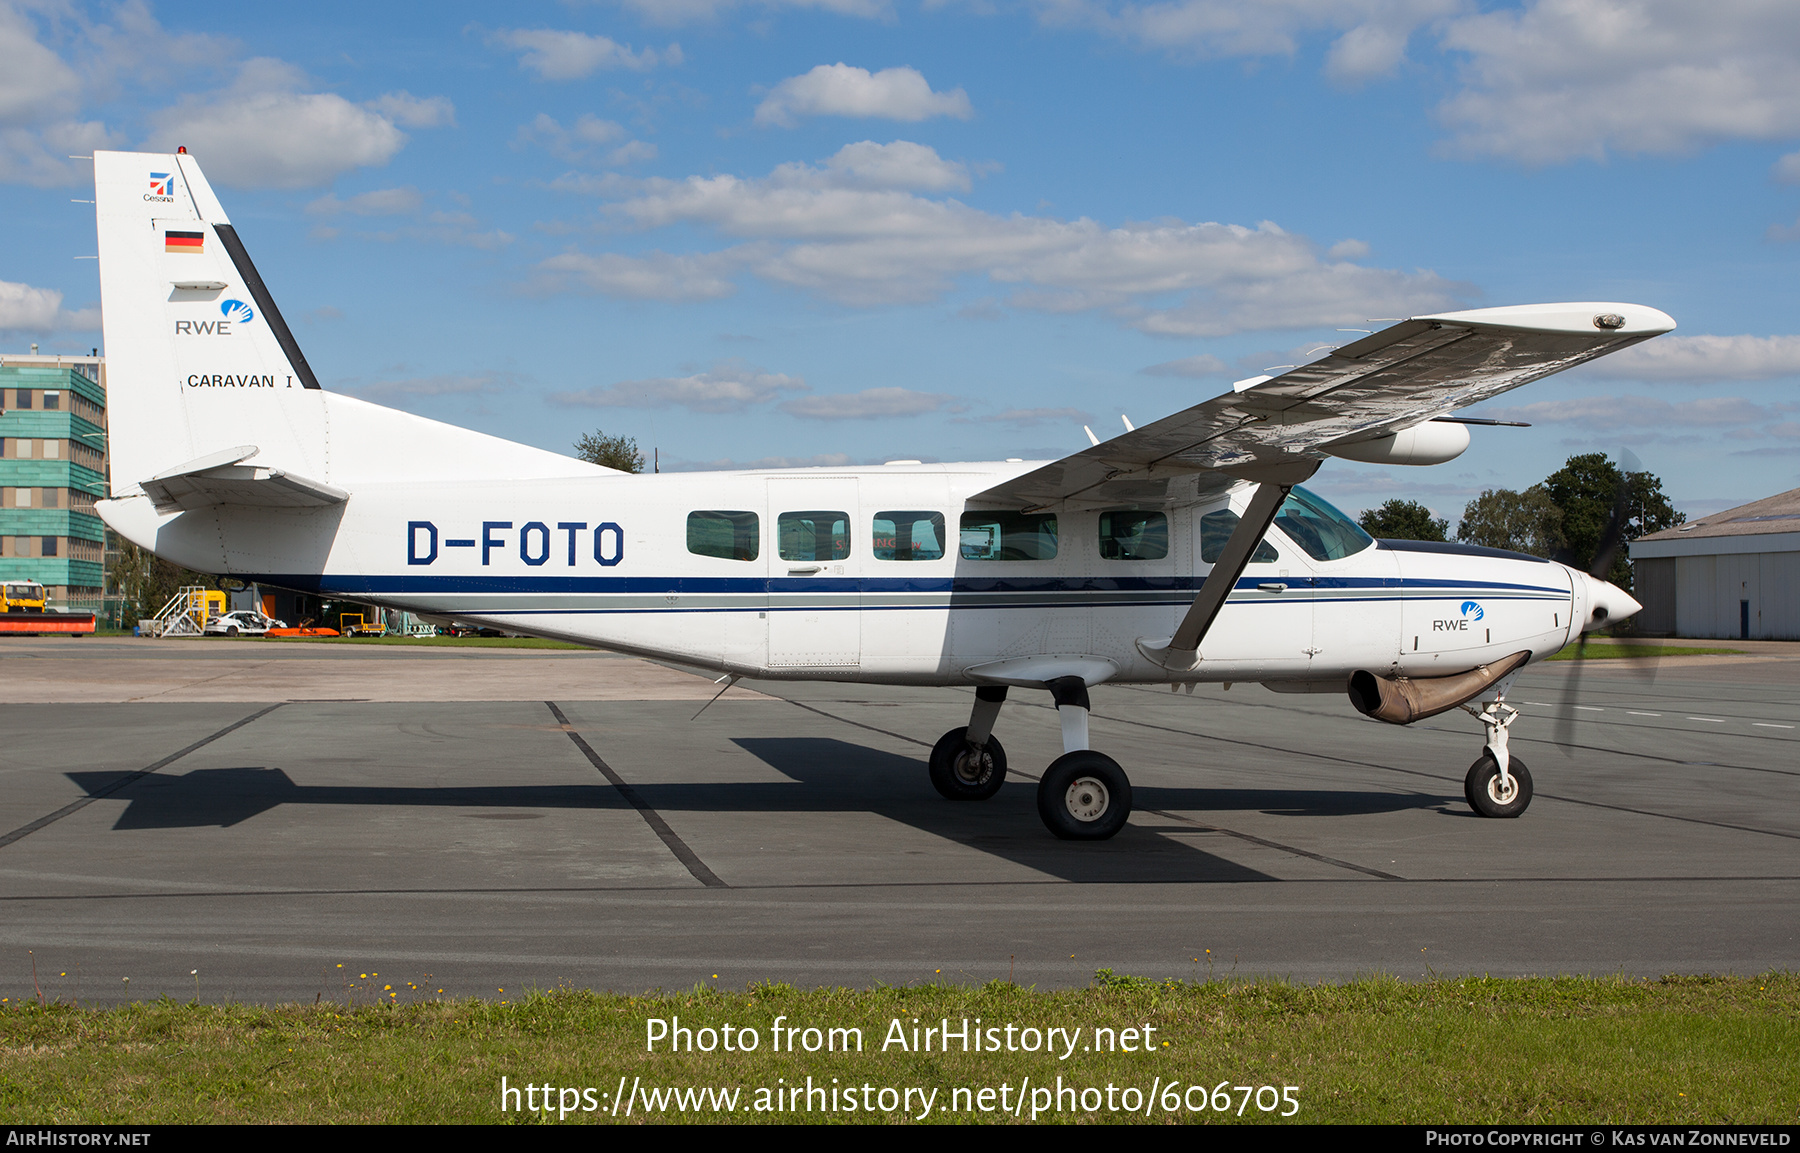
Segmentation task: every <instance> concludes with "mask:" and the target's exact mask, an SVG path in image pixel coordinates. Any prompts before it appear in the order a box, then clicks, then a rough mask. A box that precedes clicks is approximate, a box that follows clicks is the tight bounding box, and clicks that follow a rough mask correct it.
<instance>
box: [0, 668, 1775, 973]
mask: <svg viewBox="0 0 1800 1153" xmlns="http://www.w3.org/2000/svg"><path fill="white" fill-rule="evenodd" d="M1738 647H1743V648H1746V649H1749V650H1750V652H1749V654H1748V655H1746V656H1741V657H1694V658H1682V659H1672V660H1665V661H1664V662H1662V664H1661V666H1660V667H1659V668H1658V669H1657V670H1656V676H1655V679H1654V682H1646V681H1645V680H1644V679H1642V678H1641V676H1639V675H1637V674H1636V673H1635V672H1634V671H1633V670H1628V669H1625V668H1622V667H1621V666H1620V665H1619V663H1618V662H1594V663H1592V664H1591V665H1590V666H1589V667H1588V668H1586V669H1585V671H1584V672H1583V673H1582V679H1581V683H1580V689H1579V696H1578V698H1577V699H1576V700H1575V701H1574V702H1572V703H1573V704H1578V705H1579V706H1581V707H1580V708H1579V709H1577V710H1575V711H1574V714H1573V715H1574V717H1575V718H1576V719H1575V721H1574V740H1573V742H1572V747H1570V748H1568V749H1564V748H1561V747H1559V746H1557V745H1556V743H1555V740H1554V738H1555V730H1556V723H1555V718H1556V716H1557V714H1558V713H1559V712H1564V711H1567V708H1566V705H1567V704H1569V703H1571V702H1566V698H1565V696H1564V693H1565V688H1566V678H1568V677H1569V676H1570V674H1571V671H1572V670H1573V669H1574V667H1575V666H1574V665H1573V664H1572V663H1567V662H1557V663H1552V664H1547V665H1543V666H1534V667H1532V668H1530V669H1528V670H1527V671H1526V672H1525V673H1524V674H1523V675H1522V676H1521V678H1520V681H1519V683H1518V685H1517V687H1516V688H1515V692H1514V694H1513V697H1512V699H1513V701H1514V702H1515V703H1517V704H1518V705H1519V707H1520V708H1521V709H1522V710H1523V711H1524V713H1525V714H1526V715H1525V716H1524V717H1523V718H1522V719H1521V720H1520V721H1519V723H1518V724H1517V725H1516V726H1515V727H1514V729H1513V751H1514V753H1515V755H1516V756H1518V757H1519V758H1521V759H1523V760H1524V761H1526V762H1527V763H1528V764H1529V766H1530V770H1531V772H1532V775H1533V777H1534V778H1535V782H1536V788H1537V793H1536V798H1535V800H1534V801H1533V803H1532V806H1531V809H1530V811H1529V812H1527V813H1526V814H1525V815H1524V816H1523V817H1522V818H1520V819H1518V820H1513V821H1489V820H1482V819H1479V818H1477V817H1475V816H1473V815H1472V814H1471V813H1470V811H1469V809H1468V806H1467V804H1466V802H1465V801H1464V800H1463V798H1462V779H1463V774H1464V772H1465V771H1466V770H1467V768H1468V766H1469V764H1470V763H1471V762H1472V761H1474V760H1475V759H1476V757H1477V756H1478V755H1479V753H1480V747H1481V736H1480V728H1479V726H1478V725H1477V724H1476V723H1475V722H1474V721H1473V720H1472V719H1470V718H1468V717H1466V716H1464V715H1463V714H1461V713H1449V714H1444V715H1441V716H1439V717H1435V718H1432V719H1430V720H1428V721H1425V722H1422V723H1420V724H1417V725H1414V726H1412V727H1410V728H1408V729H1398V728H1394V727H1392V726H1388V725H1382V724H1379V723H1376V722H1373V721H1369V720H1366V719H1364V718H1362V717H1360V716H1358V715H1356V714H1355V713H1354V712H1353V711H1352V709H1351V708H1350V706H1349V704H1348V702H1347V701H1346V700H1345V699H1344V698H1343V697H1342V696H1339V695H1331V696H1289V695H1278V694H1275V693H1271V692H1268V691H1267V690H1265V689H1263V688H1262V687H1260V686H1257V685H1239V686H1236V687H1234V688H1232V689H1231V690H1230V691H1225V690H1223V689H1221V688H1219V687H1217V686H1211V687H1205V688H1202V689H1200V690H1198V691H1197V692H1196V693H1195V694H1194V695H1193V696H1191V697H1190V696H1185V695H1172V694H1170V693H1168V692H1166V691H1161V690H1150V689H1141V688H1129V687H1116V686H1114V687H1107V686H1102V687H1100V688H1098V689H1095V690H1094V692H1093V701H1094V715H1093V720H1092V734H1093V743H1094V747H1096V748H1098V749H1100V750H1101V751H1104V752H1106V753H1108V754H1109V755H1111V756H1112V757H1114V758H1115V759H1116V760H1118V761H1119V762H1120V763H1121V764H1122V765H1124V767H1125V768H1126V770H1127V771H1128V772H1129V773H1130V774H1131V778H1132V781H1133V785H1134V790H1135V792H1136V806H1137V807H1136V811H1135V813H1134V814H1133V817H1132V820H1131V823H1130V825H1129V826H1128V827H1127V829H1126V830H1125V832H1123V833H1122V834H1120V835H1119V836H1118V837H1117V838H1116V839H1114V840H1112V841H1109V842H1105V843H1101V844H1070V843H1064V842H1060V841H1057V840H1056V839H1054V838H1053V837H1052V836H1051V835H1050V834H1049V833H1048V832H1047V831H1046V830H1045V829H1044V828H1043V826H1042V825H1041V824H1040V822H1039V820H1038V816H1037V811H1036V805H1035V792H1034V785H1033V783H1032V780H1031V779H1028V776H1029V777H1030V778H1035V777H1036V775H1037V774H1038V773H1039V772H1041V771H1042V769H1043V767H1044V766H1045V765H1047V764H1048V763H1049V762H1050V761H1051V760H1052V759H1054V757H1055V756H1056V755H1057V754H1058V753H1059V752H1060V751H1061V746H1060V737H1059V731H1060V730H1059V728H1058V723H1057V719H1056V715H1055V713H1054V712H1053V711H1052V710H1051V708H1050V707H1049V700H1048V696H1047V694H1035V693H1029V692H1021V691H1018V690H1015V691H1014V694H1013V700H1012V701H1011V702H1009V703H1008V705H1007V706H1006V710H1005V712H1004V713H1003V714H1002V717H1001V720H1000V723H999V726H998V727H997V729H996V734H997V735H998V736H999V738H1000V739H1001V740H1002V741H1003V742H1004V743H1005V745H1006V749H1007V753H1008V757H1009V760H1010V762H1011V766H1012V770H1013V776H1012V778H1011V779H1009V781H1008V783H1007V785H1006V786H1005V787H1004V788H1003V789H1002V790H1001V792H1000V794H999V795H998V796H997V797H995V798H994V799H993V800H991V801H988V802H985V803H975V804H955V803H951V802H948V801H945V800H942V799H940V798H939V797H938V796H937V794H936V793H935V792H933V791H932V789H931V786H930V784H929V783H928V781H927V780H926V774H925V758H926V754H927V752H928V751H929V747H930V745H931V744H932V743H933V742H934V741H935V740H936V739H937V737H938V736H939V734H941V733H942V732H943V731H945V730H946V729H949V728H952V727H954V726H956V725H960V724H964V723H966V721H967V714H968V708H969V704H970V703H971V701H972V698H973V693H972V691H971V690H922V689H893V688H871V687H863V686H853V685H851V686H847V685H830V684H791V683H789V684H776V683H762V684H755V685H752V684H750V683H749V682H745V683H744V685H743V686H741V687H739V688H737V689H734V690H732V692H731V694H730V695H728V696H727V697H725V698H724V699H721V700H720V701H719V702H718V703H716V704H714V705H712V706H711V707H709V708H708V709H707V710H706V711H705V712H704V713H703V714H702V715H701V716H700V717H699V718H698V719H693V718H694V713H695V711H696V709H698V708H699V707H700V705H701V704H702V703H704V702H705V701H706V699H707V698H708V697H710V696H711V695H712V694H713V693H714V692H715V691H716V690H715V689H714V688H713V687H712V685H711V684H709V683H708V681H707V680H705V679H703V678H700V677H696V676H691V675H689V674H687V673H685V672H681V671H679V670H674V669H669V668H665V667H663V666H659V665H654V664H651V663H649V662H644V661H638V660H633V659H629V658H623V657H616V656H611V655H608V654H597V653H580V652H557V651H545V650H530V649H499V650H469V649H443V648H439V649H411V648H399V647H376V646H369V647H348V646H341V645H340V646H332V645H318V644H293V643H280V642H263V641H255V640H235V641H225V640H193V641H149V640H134V639H118V640H109V639H104V638H82V639H68V638H44V639H39V640H30V639H25V638H7V639H5V640H4V641H3V642H0V662H3V663H4V667H5V668H6V670H7V672H8V676H7V677H6V684H7V691H6V693H5V696H4V699H5V703H4V704H0V715H3V717H4V722H5V733H6V736H7V739H6V740H5V741H4V742H3V744H0V997H7V998H11V999H13V1000H15V1001H16V1000H18V999H21V998H30V997H35V996H36V995H37V993H38V992H39V991H41V992H42V994H43V995H44V996H45V997H46V998H61V999H63V1000H65V1001H68V1000H78V1001H80V1002H82V1003H109V1002H116V1001H121V1000H127V999H129V1000H140V999H146V998H154V997H157V996H159V995H162V994H168V995H170V996H173V997H177V998H189V997H193V996H195V995H196V993H197V994H198V996H199V997H201V998H202V999H205V1000H225V999H232V1000H240V1001H252V1002H285V1001H307V1002H310V1001H313V1000H314V999H315V998H317V997H324V998H329V999H338V1000H342V999H344V998H346V997H349V998H352V999H355V1000H358V1001H367V1000H374V999H378V998H387V997H388V995H389V994H390V993H394V994H397V995H398V996H399V997H401V998H404V999H412V998H414V997H416V996H418V995H420V994H421V993H426V994H429V995H433V996H435V995H436V994H437V991H438V990H440V989H441V990H443V992H444V994H445V995H447V996H448V995H457V996H482V997H489V998H495V999H511V998H512V997H513V996H514V995H516V994H518V993H520V992H523V991H525V990H528V989H531V988H554V987H559V986H570V987H592V988H606V989H614V990H624V991H641V990H645V989H652V988H664V989H678V988H690V987H692V986H694V985H696V984H707V985H719V986H724V987H741V986H743V985H745V984H747V983H750V982H755V981H770V980H773V981H787V982H791V983H794V984H798V985H803V986H813V985H850V986H869V985H873V984H876V983H879V982H885V983H890V984H907V983H917V982H926V981H955V982H982V981H987V980H989V979H992V978H996V977H1000V978H1004V977H1008V976H1011V977H1012V978H1013V979H1014V980H1017V981H1019V982H1020V983H1022V984H1035V985H1038V986H1040V987H1059V986H1078V985H1083V984H1086V983H1087V982H1089V981H1090V980H1091V978H1092V976H1093V973H1094V971H1095V970H1096V969H1097V968H1102V967H1104V968H1111V969H1114V970H1116V971H1120V972H1127V973H1133V974H1139V975H1144V976H1151V977H1179V978H1192V977H1204V976H1206V975H1207V974H1208V973H1209V972H1210V973H1214V974H1238V975H1244V976H1264V975H1274V976H1284V977H1290V978H1294V979H1297V980H1322V979H1342V978H1348V977H1352V976H1355V975H1358V974H1366V973H1373V972H1384V973H1391V974H1394V975H1397V976H1400V977H1403V978H1410V977H1417V976H1423V975H1426V974H1428V973H1438V974H1457V973H1494V974H1558V973H1615V972H1616V973H1626V974H1633V975H1642V976H1660V975H1662V974H1665V973H1740V974H1741V973H1754V972H1760V971H1766V970H1770V969H1792V968H1794V967H1795V966H1796V961H1797V960H1800V755H1797V754H1800V727H1797V726H1800V645H1790V644H1757V643H1750V644H1747V645H1739V646H1738ZM1040 697H1042V698H1043V699H1041V700H1040V699H1038V698H1040ZM1027 775H1028V776H1027ZM1208 950H1210V952H1208ZM34 964H35V966H36V982H37V984H36V987H35V988H34V985H33V975H32V966H33V965H34ZM365 974H366V975H368V976H364V975H365ZM387 986H392V988H391V989H389V988H386V987H387Z"/></svg>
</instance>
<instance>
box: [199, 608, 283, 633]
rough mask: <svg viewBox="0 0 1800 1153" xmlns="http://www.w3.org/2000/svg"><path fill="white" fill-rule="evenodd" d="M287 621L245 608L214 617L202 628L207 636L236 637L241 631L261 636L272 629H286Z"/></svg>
mask: <svg viewBox="0 0 1800 1153" xmlns="http://www.w3.org/2000/svg"><path fill="white" fill-rule="evenodd" d="M285 628H287V622H286V621H278V620H276V619H275V618H273V617H266V616H263V615H262V614H261V613H259V612H255V611H252V610H244V611H242V612H235V613H224V614H222V615H220V616H218V617H216V618H214V619H213V620H212V621H211V622H210V623H209V624H207V626H206V628H205V629H203V630H201V631H203V632H204V633H206V635H207V636H214V637H235V636H237V635H238V634H239V633H244V634H247V635H249V636H261V635H262V634H264V633H266V632H268V631H269V630H270V629H285Z"/></svg>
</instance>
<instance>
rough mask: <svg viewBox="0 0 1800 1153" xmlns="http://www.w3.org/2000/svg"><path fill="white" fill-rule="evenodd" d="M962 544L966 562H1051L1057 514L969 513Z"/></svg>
mask: <svg viewBox="0 0 1800 1153" xmlns="http://www.w3.org/2000/svg"><path fill="white" fill-rule="evenodd" d="M959 543H960V549H959V552H960V554H961V556H962V558H963V559H964V560H1051V559H1053V558H1054V557H1055V556H1056V514H1055V513H1023V512H965V513H963V514H962V526H961V535H960V537H959Z"/></svg>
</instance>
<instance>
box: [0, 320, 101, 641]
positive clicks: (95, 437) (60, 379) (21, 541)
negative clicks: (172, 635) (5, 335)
mask: <svg viewBox="0 0 1800 1153" xmlns="http://www.w3.org/2000/svg"><path fill="white" fill-rule="evenodd" d="M104 380H105V367H104V364H103V362H102V360H101V358H99V357H94V356H90V357H69V356H61V357H58V356H0V580H9V581H15V580H33V581H37V582H38V583H39V584H41V585H43V586H44V587H45V589H46V590H47V591H48V593H49V597H50V603H51V604H52V605H54V606H57V607H62V608H74V609H87V610H97V609H99V608H100V605H101V599H102V596H103V594H104V591H105V584H106V581H105V556H104V550H105V547H106V526H105V525H104V524H103V523H102V522H101V520H100V518H99V517H98V516H97V515H95V513H94V502H95V501H96V500H100V499H102V498H104V497H105V496H106V493H107V488H106V485H107V475H106V387H105V384H104Z"/></svg>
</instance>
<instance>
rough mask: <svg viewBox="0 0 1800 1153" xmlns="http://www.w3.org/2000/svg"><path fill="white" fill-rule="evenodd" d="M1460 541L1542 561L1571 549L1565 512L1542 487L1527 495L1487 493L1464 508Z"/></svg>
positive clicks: (1536, 486) (1495, 490)
mask: <svg viewBox="0 0 1800 1153" xmlns="http://www.w3.org/2000/svg"><path fill="white" fill-rule="evenodd" d="M1456 539H1457V540H1459V541H1462V542H1463V543H1464V544H1479V545H1486V546H1487V547H1488V548H1504V549H1511V550H1512V551H1513V552H1523V553H1530V554H1531V555H1532V556H1541V557H1551V556H1555V555H1556V554H1557V553H1559V552H1562V551H1563V550H1564V549H1566V548H1567V547H1568V543H1567V542H1566V541H1564V540H1563V534H1562V509H1560V508H1558V507H1556V502H1555V501H1554V500H1551V499H1550V494H1549V493H1548V492H1546V491H1544V486H1543V485H1541V484H1534V485H1532V486H1531V487H1530V488H1528V489H1526V490H1525V491H1524V492H1514V491H1512V490H1511V489H1507V488H1490V489H1486V490H1484V491H1483V492H1482V494H1481V495H1480V496H1478V497H1476V498H1475V499H1474V500H1472V501H1470V502H1469V503H1468V505H1467V506H1465V507H1464V508H1463V514H1462V523H1461V524H1459V525H1457V526H1456Z"/></svg>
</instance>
